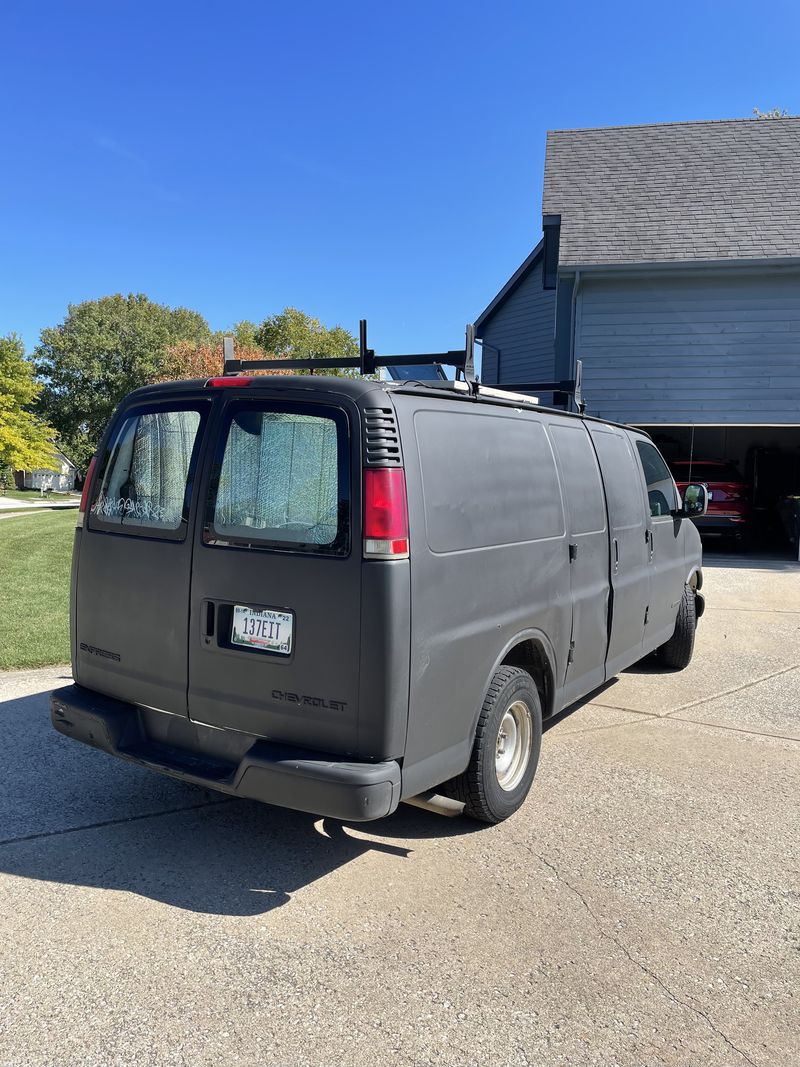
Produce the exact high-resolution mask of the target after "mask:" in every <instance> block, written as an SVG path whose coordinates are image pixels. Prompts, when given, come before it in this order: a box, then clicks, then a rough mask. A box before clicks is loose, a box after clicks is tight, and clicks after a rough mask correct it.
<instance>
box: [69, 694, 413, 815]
mask: <svg viewBox="0 0 800 1067" xmlns="http://www.w3.org/2000/svg"><path fill="white" fill-rule="evenodd" d="M50 707H51V717H52V722H53V726H54V727H55V728H56V730H58V732H59V733H62V734H64V735H65V736H66V737H71V738H73V739H74V740H76V741H83V743H84V744H87V745H92V746H93V747H94V748H99V749H101V750H102V751H103V752H108V753H109V754H110V755H112V756H120V757H121V758H122V759H126V760H130V761H131V762H133V763H139V764H141V765H142V766H144V767H149V768H150V769H151V770H154V771H158V772H159V773H161V774H168V775H171V776H172V777H174V778H180V779H182V780H183V781H186V782H191V783H193V784H194V785H199V786H205V787H207V788H208V789H218V790H220V791H221V792H223V793H230V794H232V795H233V796H237V797H246V798H248V799H251V800H260V801H262V802H263V803H265V804H276V805H278V806H280V807H284V808H295V809H297V810H298V811H308V812H311V813H313V814H315V815H323V816H329V817H330V818H335V819H343V820H345V821H348V822H355V821H358V822H363V821H366V820H369V819H380V818H382V817H383V816H384V815H388V814H389V813H390V812H392V811H394V810H395V808H396V807H397V805H398V803H399V802H400V766H399V764H398V763H397V761H396V760H386V761H384V762H381V763H360V762H349V761H343V760H340V759H337V758H336V757H334V756H326V755H325V754H324V753H320V752H312V751H309V750H306V749H297V748H292V747H290V746H288V745H280V744H275V743H274V742H270V741H262V740H257V739H256V738H244V737H243V736H242V735H238V739H239V741H240V744H239V745H238V748H239V749H243V751H235V749H236V747H237V746H235V745H233V746H231V745H227V746H226V745H225V744H221V745H220V744H217V745H216V746H215V745H214V744H213V741H214V740H215V739H214V737H213V735H217V736H218V738H219V741H220V742H222V741H224V739H225V736H226V734H225V731H217V730H214V731H212V730H211V728H209V727H204V726H202V725H199V724H195V723H193V722H191V721H190V720H188V719H184V718H182V717H179V716H174V715H167V714H165V713H164V712H156V711H151V710H149V709H144V708H140V707H137V706H136V705H135V704H126V703H124V702H122V701H119V700H114V699H113V698H111V697H106V696H103V695H102V694H100V693H95V692H94V691H93V690H91V689H85V688H84V687H83V686H80V685H69V686H65V687H64V688H63V689H56V690H55V692H54V693H53V694H52V696H51V698H50ZM220 734H222V737H221V738H220V737H219V735H220ZM250 742H251V743H250ZM215 748H216V751H215V750H214V749H215ZM226 748H227V751H226Z"/></svg>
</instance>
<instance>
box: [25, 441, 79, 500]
mask: <svg viewBox="0 0 800 1067" xmlns="http://www.w3.org/2000/svg"><path fill="white" fill-rule="evenodd" d="M53 462H54V465H55V467H56V469H55V470H45V469H44V468H42V469H41V470H35V471H22V472H20V473H21V474H22V484H23V486H24V487H25V488H26V489H51V490H52V491H53V492H54V493H69V492H71V491H72V490H73V489H74V488H75V477H76V475H77V473H78V469H77V467H76V466H75V464H74V463H73V462H72V460H71V459H68V458H67V457H66V456H65V455H64V453H63V452H59V451H58V449H56V450H55V451H54V452H53Z"/></svg>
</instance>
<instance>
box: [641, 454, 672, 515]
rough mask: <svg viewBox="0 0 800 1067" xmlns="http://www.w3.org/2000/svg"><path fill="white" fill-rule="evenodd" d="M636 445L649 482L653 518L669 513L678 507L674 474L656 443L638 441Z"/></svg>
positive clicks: (645, 477)
mask: <svg viewBox="0 0 800 1067" xmlns="http://www.w3.org/2000/svg"><path fill="white" fill-rule="evenodd" d="M636 447H637V449H638V450H639V459H640V460H641V461H642V467H643V469H644V480H645V481H646V482H647V499H648V501H649V503H650V514H651V515H652V516H653V518H659V517H663V516H665V515H669V514H670V513H671V512H672V511H673V509H674V508H675V507H677V500H676V499H675V484H674V482H673V481H672V475H671V474H670V473H669V470H668V469H667V465H666V463H665V462H664V460H663V459H662V458H661V453H660V452H659V451H658V449H657V448H656V447H655V445H651V444H650V443H649V442H648V441H637V442H636Z"/></svg>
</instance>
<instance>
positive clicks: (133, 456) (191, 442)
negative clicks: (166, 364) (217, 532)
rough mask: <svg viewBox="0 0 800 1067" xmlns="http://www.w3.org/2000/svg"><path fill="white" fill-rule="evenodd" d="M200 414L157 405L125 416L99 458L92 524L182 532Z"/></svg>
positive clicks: (129, 530) (145, 532) (155, 532)
mask: <svg viewBox="0 0 800 1067" xmlns="http://www.w3.org/2000/svg"><path fill="white" fill-rule="evenodd" d="M204 414H205V411H202V412H201V410H200V409H198V408H197V407H193V408H187V409H182V410H173V409H164V408H159V409H158V410H153V409H150V410H140V411H138V412H131V413H130V414H129V415H128V416H127V417H125V418H124V419H123V420H122V422H121V423H120V424H119V425H118V427H117V429H116V431H115V432H114V434H113V436H112V438H111V440H110V442H109V444H108V446H107V448H106V451H105V455H104V457H103V459H102V469H101V472H100V476H99V477H98V479H97V480H96V482H95V489H94V496H93V499H92V503H91V507H90V509H89V524H90V527H91V528H94V529H104V530H108V531H110V532H117V533H127V534H140V535H143V536H147V535H150V536H154V537H162V536H167V537H175V536H181V535H182V532H181V528H182V527H183V526H184V525H185V523H186V521H187V518H188V513H189V495H190V489H191V478H190V472H191V470H192V469H193V465H194V462H195V459H196V452H197V443H198V440H199V436H198V431H199V428H200V424H201V421H202V419H203V417H204ZM183 533H185V530H184V531H183Z"/></svg>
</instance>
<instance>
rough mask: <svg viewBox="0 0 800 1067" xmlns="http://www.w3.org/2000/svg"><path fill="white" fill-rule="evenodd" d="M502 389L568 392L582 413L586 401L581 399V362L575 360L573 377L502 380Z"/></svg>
mask: <svg viewBox="0 0 800 1067" xmlns="http://www.w3.org/2000/svg"><path fill="white" fill-rule="evenodd" d="M502 388H503V389H526V390H529V391H530V392H537V393H568V394H569V395H570V396H571V397H572V399H573V400H574V401H575V407H576V408H577V409H578V411H579V412H580V413H581V414H583V413H584V411H585V410H586V402H585V401H584V399H583V362H582V361H581V360H580V359H577V360H576V361H575V377H574V378H562V379H561V381H558V382H503V383H502Z"/></svg>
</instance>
